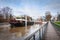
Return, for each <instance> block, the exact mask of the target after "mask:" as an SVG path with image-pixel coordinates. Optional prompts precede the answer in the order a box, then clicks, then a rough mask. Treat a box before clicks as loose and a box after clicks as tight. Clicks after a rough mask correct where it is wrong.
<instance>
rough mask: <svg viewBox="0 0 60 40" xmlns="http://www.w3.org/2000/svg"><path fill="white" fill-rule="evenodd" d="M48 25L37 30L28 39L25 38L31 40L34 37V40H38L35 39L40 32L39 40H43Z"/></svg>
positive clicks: (26, 39)
mask: <svg viewBox="0 0 60 40" xmlns="http://www.w3.org/2000/svg"><path fill="white" fill-rule="evenodd" d="M47 24H48V23H46V24H44V25H42V26H41V27H40V28H39V29H38V30H36V31H35V32H34V33H33V34H31V35H29V36H28V37H26V38H25V40H30V39H31V38H32V37H33V38H32V39H33V40H36V38H35V36H36V35H35V34H36V33H37V32H38V31H39V35H38V36H39V40H42V38H43V36H44V34H45V32H46V29H47Z"/></svg>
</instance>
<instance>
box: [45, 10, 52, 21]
mask: <svg viewBox="0 0 60 40" xmlns="http://www.w3.org/2000/svg"><path fill="white" fill-rule="evenodd" d="M45 14H46V21H50V20H51V17H52V16H51V13H50V12H49V11H47V12H46V13H45Z"/></svg>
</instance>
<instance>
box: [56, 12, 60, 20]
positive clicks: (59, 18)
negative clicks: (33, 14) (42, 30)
mask: <svg viewBox="0 0 60 40" xmlns="http://www.w3.org/2000/svg"><path fill="white" fill-rule="evenodd" d="M57 13H58V15H57V20H58V21H60V13H59V12H57Z"/></svg>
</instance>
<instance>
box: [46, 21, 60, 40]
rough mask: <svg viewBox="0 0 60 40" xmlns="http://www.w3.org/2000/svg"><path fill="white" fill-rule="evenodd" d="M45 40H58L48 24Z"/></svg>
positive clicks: (52, 28)
mask: <svg viewBox="0 0 60 40" xmlns="http://www.w3.org/2000/svg"><path fill="white" fill-rule="evenodd" d="M45 40H60V39H59V36H58V34H57V33H56V31H55V29H54V27H53V26H52V24H51V23H50V22H49V23H48V27H47V32H46V34H45Z"/></svg>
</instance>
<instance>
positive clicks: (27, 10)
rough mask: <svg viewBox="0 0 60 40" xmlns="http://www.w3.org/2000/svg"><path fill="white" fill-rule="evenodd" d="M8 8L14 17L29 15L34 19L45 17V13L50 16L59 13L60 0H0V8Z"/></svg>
mask: <svg viewBox="0 0 60 40" xmlns="http://www.w3.org/2000/svg"><path fill="white" fill-rule="evenodd" d="M6 6H8V7H10V8H11V9H12V11H13V13H12V14H14V15H15V16H19V15H29V16H31V17H34V18H38V17H40V16H45V13H46V11H50V12H51V14H52V15H56V14H57V12H60V0H0V8H3V7H6Z"/></svg>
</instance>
